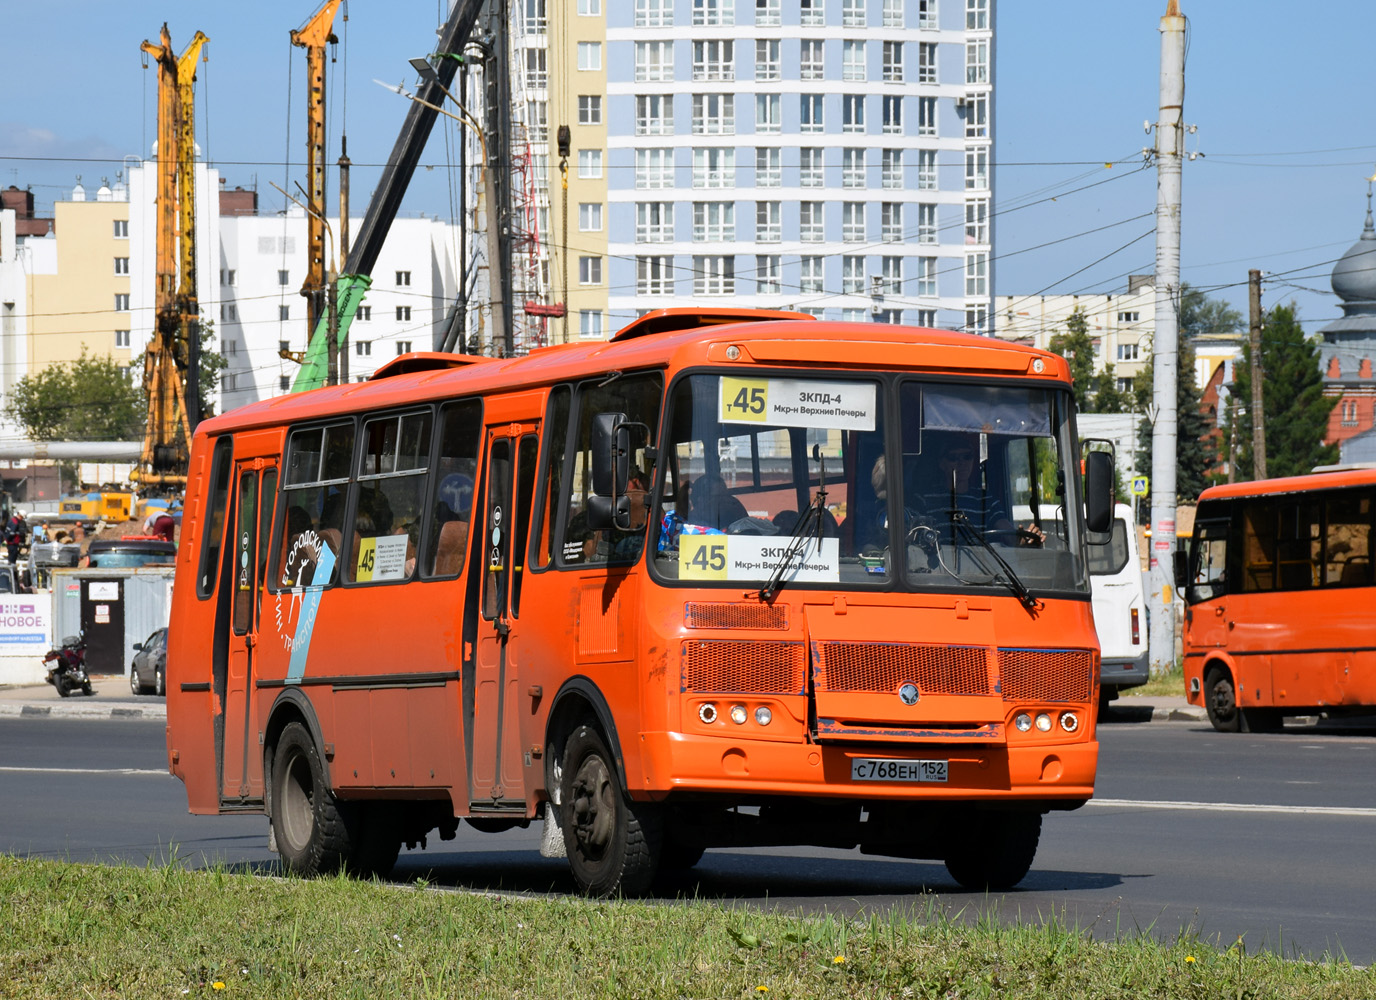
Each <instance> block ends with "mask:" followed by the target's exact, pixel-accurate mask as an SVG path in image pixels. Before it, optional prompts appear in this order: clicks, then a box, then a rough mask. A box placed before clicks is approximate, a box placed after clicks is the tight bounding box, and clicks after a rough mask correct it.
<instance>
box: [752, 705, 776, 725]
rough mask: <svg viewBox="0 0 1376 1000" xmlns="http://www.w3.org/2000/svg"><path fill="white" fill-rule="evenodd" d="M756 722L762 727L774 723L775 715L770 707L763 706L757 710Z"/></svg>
mask: <svg viewBox="0 0 1376 1000" xmlns="http://www.w3.org/2000/svg"><path fill="white" fill-rule="evenodd" d="M755 721H756V722H758V723H759V724H760V725H762V726H767V725H769V724H770V723H771V722H773V721H774V713H773V712H771V711H770V710H769V706H768V705H761V706H760V707H759V708H757V709H755Z"/></svg>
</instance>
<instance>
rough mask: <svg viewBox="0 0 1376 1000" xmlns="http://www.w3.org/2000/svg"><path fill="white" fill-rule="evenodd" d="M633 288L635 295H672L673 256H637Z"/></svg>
mask: <svg viewBox="0 0 1376 1000" xmlns="http://www.w3.org/2000/svg"><path fill="white" fill-rule="evenodd" d="M635 290H636V294H637V295H673V294H674V258H672V257H637V258H636V259H635Z"/></svg>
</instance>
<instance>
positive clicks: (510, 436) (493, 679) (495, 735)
mask: <svg viewBox="0 0 1376 1000" xmlns="http://www.w3.org/2000/svg"><path fill="white" fill-rule="evenodd" d="M530 412H531V413H532V414H538V413H539V412H540V411H539V410H538V409H534V408H532V409H531V411H530ZM539 431H540V421H539V418H538V417H537V416H529V417H525V418H523V419H519V420H515V421H511V422H508V423H502V424H499V425H493V424H489V425H488V426H487V431H486V435H485V436H486V445H487V447H486V454H487V467H486V471H485V475H484V481H485V484H486V488H485V490H484V505H483V511H484V519H483V530H482V546H481V548H480V549H479V550H478V553H477V557H478V558H479V559H481V563H480V565H479V567H478V572H479V573H480V574H481V576H482V582H481V584H480V586H479V588H478V591H479V593H478V600H479V601H480V604H479V615H478V633H477V644H476V646H477V648H476V656H475V661H474V664H473V669H472V670H470V671H468V672H467V674H468V675H467V676H466V677H465V679H464V683H465V684H466V685H471V688H470V689H471V692H472V700H471V702H469V703H470V704H471V705H472V706H473V707H472V715H471V718H470V720H469V726H470V732H471V734H472V743H471V746H472V753H471V755H470V757H469V790H470V791H469V799H470V806H471V808H472V809H473V810H474V811H475V812H477V811H480V812H494V811H495V812H521V813H524V812H525V797H526V780H525V766H524V761H523V758H522V752H521V747H522V743H521V732H520V719H521V716H520V704H521V701H520V694H519V688H520V667H519V656H520V623H519V612H520V595H521V584H522V582H523V578H524V572H525V554H526V542H527V540H528V538H529V524H530V510H531V498H532V497H533V495H534V490H535V470H536V456H537V453H538V451H539Z"/></svg>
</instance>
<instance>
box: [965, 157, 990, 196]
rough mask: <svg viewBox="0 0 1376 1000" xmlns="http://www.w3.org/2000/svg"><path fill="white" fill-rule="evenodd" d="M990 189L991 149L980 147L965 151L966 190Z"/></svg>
mask: <svg viewBox="0 0 1376 1000" xmlns="http://www.w3.org/2000/svg"><path fill="white" fill-rule="evenodd" d="M988 189H989V147H988V146H979V147H977V148H975V149H967V150H966V151H965V190H967V191H987V190H988Z"/></svg>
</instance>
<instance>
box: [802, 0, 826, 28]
mask: <svg viewBox="0 0 1376 1000" xmlns="http://www.w3.org/2000/svg"><path fill="white" fill-rule="evenodd" d="M798 8H799V10H798V22H799V23H800V24H801V25H802V26H803V27H805V28H820V27H821V26H822V25H824V24H826V0H798Z"/></svg>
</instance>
